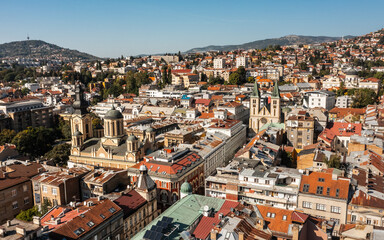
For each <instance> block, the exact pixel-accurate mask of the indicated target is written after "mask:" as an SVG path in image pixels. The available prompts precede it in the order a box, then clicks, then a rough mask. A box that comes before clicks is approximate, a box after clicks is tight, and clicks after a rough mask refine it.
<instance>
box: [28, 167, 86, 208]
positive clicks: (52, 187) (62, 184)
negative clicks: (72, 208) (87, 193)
mask: <svg viewBox="0 0 384 240" xmlns="http://www.w3.org/2000/svg"><path fill="white" fill-rule="evenodd" d="M88 172H89V170H87V169H85V168H70V169H68V170H67V169H63V170H62V171H58V172H46V173H42V174H40V175H38V176H35V177H33V178H32V184H33V194H34V200H35V205H40V206H41V205H43V204H49V205H51V206H56V205H66V204H69V203H70V202H72V201H81V200H82V196H81V190H80V181H81V178H82V177H83V176H84V175H85V174H87V173H88Z"/></svg>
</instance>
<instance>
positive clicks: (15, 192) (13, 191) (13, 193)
mask: <svg viewBox="0 0 384 240" xmlns="http://www.w3.org/2000/svg"><path fill="white" fill-rule="evenodd" d="M16 195H17V190H16V189H13V190H12V197H16Z"/></svg>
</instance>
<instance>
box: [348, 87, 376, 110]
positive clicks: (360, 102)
mask: <svg viewBox="0 0 384 240" xmlns="http://www.w3.org/2000/svg"><path fill="white" fill-rule="evenodd" d="M352 98H353V103H352V107H354V108H364V107H366V106H367V105H371V104H374V103H375V102H376V101H377V95H376V92H375V91H373V90H372V89H369V88H359V89H355V90H354V91H353V97H352Z"/></svg>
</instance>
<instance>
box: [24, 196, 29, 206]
mask: <svg viewBox="0 0 384 240" xmlns="http://www.w3.org/2000/svg"><path fill="white" fill-rule="evenodd" d="M27 204H29V197H25V198H24V205H27Z"/></svg>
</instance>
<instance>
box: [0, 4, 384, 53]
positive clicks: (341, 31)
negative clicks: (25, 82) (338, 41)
mask: <svg viewBox="0 0 384 240" xmlns="http://www.w3.org/2000/svg"><path fill="white" fill-rule="evenodd" d="M0 9H1V13H0V43H6V42H11V41H19V40H25V39H26V37H27V34H29V36H30V38H31V39H40V40H44V41H46V42H49V43H54V44H57V45H59V46H62V47H65V48H70V49H77V50H79V51H83V52H87V53H90V54H94V55H96V56H100V57H118V56H121V55H124V56H130V55H137V54H142V53H148V54H154V53H165V52H178V51H179V50H180V51H186V50H188V49H190V48H194V47H204V46H207V45H224V44H241V43H245V42H250V41H254V40H260V39H265V38H275V37H281V36H285V35H289V34H297V35H312V36H319V35H323V36H342V35H361V34H365V33H368V32H372V31H375V30H378V29H381V28H383V27H384V14H383V9H384V1H383V0H375V1H361V0H359V1H355V0H348V1H345V0H331V1H329V0H322V1H315V0H307V1H287V0H283V1H263V0H251V1H241V0H237V1H233V0H232V1H226V0H218V1H216V0H205V1H199V0H194V1H182V0H179V1H167V0H164V1H151V0H146V1H140V0H138V1H128V0H124V1H123V0H121V1H117V0H92V1H90V0H76V1H72V0H61V1H59V0H46V1H43V0H41V1H40V0H33V1H32V0H25V1H20V0H11V1H10V0H0Z"/></svg>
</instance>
